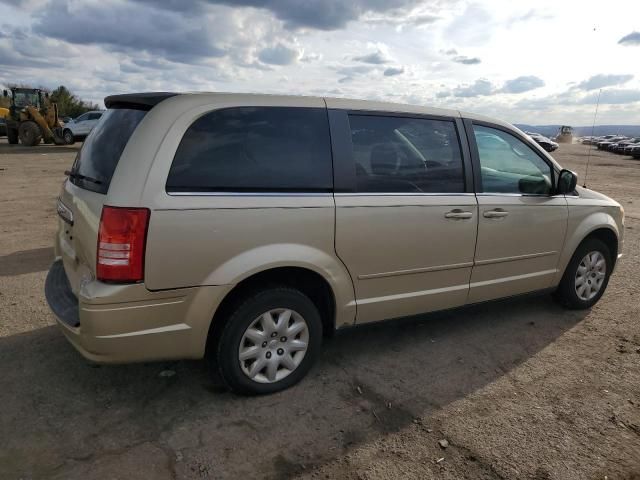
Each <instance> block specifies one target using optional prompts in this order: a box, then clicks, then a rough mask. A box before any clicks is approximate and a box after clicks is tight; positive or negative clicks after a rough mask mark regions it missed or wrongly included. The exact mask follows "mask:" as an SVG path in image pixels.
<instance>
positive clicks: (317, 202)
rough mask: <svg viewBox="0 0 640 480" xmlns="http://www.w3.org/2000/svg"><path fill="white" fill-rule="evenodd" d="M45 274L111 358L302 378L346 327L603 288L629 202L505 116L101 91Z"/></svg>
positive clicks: (71, 326)
mask: <svg viewBox="0 0 640 480" xmlns="http://www.w3.org/2000/svg"><path fill="white" fill-rule="evenodd" d="M105 104H106V106H107V108H108V110H107V111H106V112H105V113H104V115H103V116H102V118H101V120H100V122H99V124H98V125H97V126H96V127H95V129H94V130H93V131H92V132H91V134H90V135H89V136H88V137H87V139H86V141H85V143H84V145H83V146H82V149H81V150H80V151H79V153H78V155H77V157H76V159H75V162H74V164H73V167H72V168H71V170H70V171H69V172H67V173H68V178H67V179H66V181H65V182H64V184H63V187H62V191H61V192H60V197H59V199H58V204H57V209H58V214H59V216H60V219H59V229H58V232H57V234H56V238H55V254H56V260H55V262H54V263H53V265H52V267H51V269H50V271H49V274H48V277H47V280H46V285H45V294H46V297H47V300H48V302H49V305H50V307H51V309H52V310H53V312H54V313H55V315H56V317H57V319H58V323H59V325H60V327H61V329H62V331H63V332H64V334H65V335H66V337H67V338H68V339H69V341H70V342H71V343H72V344H73V345H74V346H75V347H76V348H77V349H78V350H79V351H80V352H81V353H82V354H83V355H84V356H85V357H87V358H89V359H91V360H93V361H96V362H109V363H117V362H134V361H148V360H160V359H178V358H205V357H206V358H208V359H210V360H211V363H212V365H214V366H215V367H216V368H218V369H219V371H220V372H221V374H222V377H223V378H224V380H225V381H226V383H227V384H228V385H229V387H230V388H231V389H233V390H235V391H237V392H241V393H268V392H275V391H277V390H281V389H283V388H286V387H289V386H290V385H293V384H294V383H296V382H297V381H299V380H300V379H301V378H302V377H303V376H304V375H305V374H306V372H307V371H308V370H309V368H310V367H311V365H312V363H313V361H314V360H315V359H316V357H317V356H318V353H319V349H320V347H321V343H322V339H323V337H324V336H327V335H329V334H331V333H332V332H333V331H335V330H336V329H339V328H342V327H347V326H352V325H354V324H355V325H358V324H364V323H369V322H376V321H380V320H384V319H389V318H395V317H403V316H408V315H415V314H420V313H424V312H431V311H435V310H442V309H448V308H454V307H460V306H463V305H469V304H473V303H478V302H485V301H488V300H494V299H499V298H504V297H510V296H513V295H518V294H524V293H529V292H534V291H547V292H553V293H554V295H555V296H556V298H557V299H558V300H559V301H560V302H561V303H562V304H564V305H566V306H567V307H569V308H589V307H591V306H592V305H593V304H594V303H596V302H597V301H598V300H599V299H600V297H601V296H602V294H603V292H604V290H605V288H606V286H607V282H608V280H609V276H610V275H611V273H612V271H613V268H614V266H615V263H616V261H617V260H618V258H619V257H620V252H621V250H622V240H623V238H622V237H623V230H624V228H623V221H624V213H623V209H622V207H621V206H620V205H619V204H618V203H616V202H615V201H613V200H611V199H609V198H607V197H605V196H604V195H601V194H599V193H597V192H594V191H592V190H588V189H585V188H580V187H577V186H576V181H577V179H576V175H575V174H574V173H572V172H570V171H568V170H563V169H562V168H561V167H560V165H558V164H557V163H556V162H555V160H554V159H553V158H552V157H551V156H550V155H549V154H548V153H546V152H545V151H544V150H543V149H541V148H540V147H539V146H538V145H537V144H536V143H535V142H534V141H532V139H531V138H529V137H528V136H527V135H525V134H523V133H522V132H521V131H519V130H518V129H516V128H514V127H513V126H511V125H509V124H507V123H504V122H501V121H497V120H493V119H490V118H486V117H482V116H478V115H473V114H467V113H460V112H458V111H455V110H442V109H435V108H424V107H417V106H409V105H397V104H388V103H379V102H368V101H356V100H345V99H334V98H314V97H293V96H271V95H249V94H222V93H196V94H173V93H143V94H129V95H116V96H111V97H107V98H106V99H105Z"/></svg>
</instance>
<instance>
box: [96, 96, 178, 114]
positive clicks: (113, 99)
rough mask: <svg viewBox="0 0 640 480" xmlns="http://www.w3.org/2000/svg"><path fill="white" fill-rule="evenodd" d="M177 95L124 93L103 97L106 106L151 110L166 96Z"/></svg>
mask: <svg viewBox="0 0 640 480" xmlns="http://www.w3.org/2000/svg"><path fill="white" fill-rule="evenodd" d="M176 95H178V94H177V93H173V92H148V93H125V94H122V95H109V96H108V97H105V99H104V105H105V106H106V107H107V108H131V109H135V110H151V109H152V108H153V107H155V106H156V105H157V104H159V103H160V102H162V101H163V100H166V99H167V98H170V97H174V96H176Z"/></svg>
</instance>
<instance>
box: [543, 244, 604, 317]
mask: <svg viewBox="0 0 640 480" xmlns="http://www.w3.org/2000/svg"><path fill="white" fill-rule="evenodd" d="M612 267H613V262H612V260H611V252H610V251H609V248H608V247H607V246H606V245H605V244H604V243H603V242H602V241H600V240H598V239H597V238H590V239H587V240H585V241H584V242H582V243H581V244H580V246H579V247H578V248H577V249H576V251H575V253H574V254H573V257H571V261H570V262H569V265H567V269H566V270H565V272H564V275H563V277H562V281H561V282H560V285H559V286H558V290H557V291H556V293H555V296H556V298H557V299H558V300H559V301H560V303H561V304H563V305H564V306H565V307H567V308H571V309H576V310H581V309H586V308H591V307H592V306H593V305H595V304H596V302H597V301H598V300H600V297H602V294H603V293H604V291H605V289H606V288H607V285H608V283H609V276H610V275H611V270H612Z"/></svg>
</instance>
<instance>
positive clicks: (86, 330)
mask: <svg viewBox="0 0 640 480" xmlns="http://www.w3.org/2000/svg"><path fill="white" fill-rule="evenodd" d="M230 288H231V287H230V286H226V285H223V286H206V287H194V288H182V289H177V290H164V291H161V292H152V291H149V290H147V289H146V288H145V286H144V285H142V284H130V285H111V284H105V283H102V282H98V281H96V280H91V281H88V282H86V283H85V284H83V285H82V287H81V288H80V294H79V296H78V297H76V296H75V295H74V294H73V292H72V289H71V286H70V284H69V280H68V278H67V275H66V272H65V269H64V265H63V262H62V260H61V259H57V260H56V261H55V262H54V263H53V265H52V266H51V268H50V269H49V273H48V275H47V279H46V281H45V297H46V299H47V302H48V304H49V307H50V308H51V310H52V312H53V313H54V314H55V316H56V319H57V321H58V325H59V326H60V328H61V330H62V332H63V333H64V335H65V336H66V337H67V339H68V340H69V341H70V342H71V344H72V345H73V346H74V347H75V348H76V349H77V350H78V351H79V352H80V353H81V354H82V355H83V356H84V357H85V358H87V359H89V360H91V361H93V362H97V363H129V362H141V361H152V360H169V359H183V358H202V357H203V356H204V353H205V348H206V340H207V335H208V332H209V326H210V323H211V319H212V317H213V312H215V309H216V308H217V306H218V305H219V303H220V302H221V301H222V299H223V298H224V296H225V294H226V293H227V292H228V291H229V290H230Z"/></svg>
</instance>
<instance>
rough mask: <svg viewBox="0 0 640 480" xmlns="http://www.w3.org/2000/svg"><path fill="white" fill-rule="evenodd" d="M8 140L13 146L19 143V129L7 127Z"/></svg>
mask: <svg viewBox="0 0 640 480" xmlns="http://www.w3.org/2000/svg"><path fill="white" fill-rule="evenodd" d="M7 140H8V141H9V143H10V144H11V145H16V144H17V143H18V129H17V128H9V127H7Z"/></svg>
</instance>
